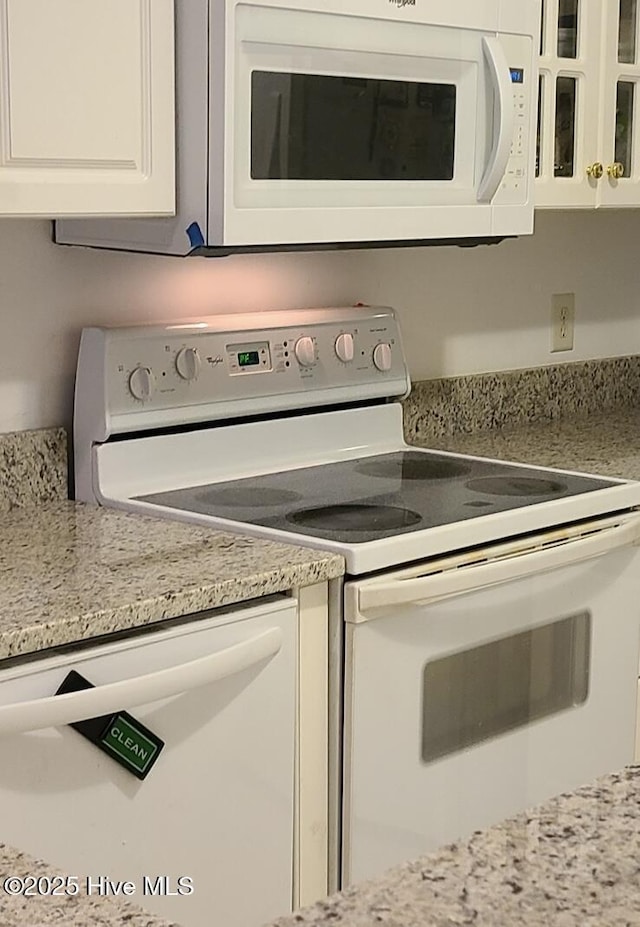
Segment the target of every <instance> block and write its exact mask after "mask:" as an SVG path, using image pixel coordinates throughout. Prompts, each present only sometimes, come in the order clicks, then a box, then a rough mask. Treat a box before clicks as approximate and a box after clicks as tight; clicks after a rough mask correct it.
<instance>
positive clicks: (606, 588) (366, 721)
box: [343, 516, 640, 885]
mask: <svg viewBox="0 0 640 927" xmlns="http://www.w3.org/2000/svg"><path fill="white" fill-rule="evenodd" d="M629 524H631V525H632V526H634V527H633V531H635V534H636V543H637V534H638V530H639V528H638V525H639V524H640V521H639V520H638V518H637V516H632V517H631V522H630V523H629ZM543 540H544V539H543V537H541V538H540V541H541V543H542V542H543ZM569 547H570V545H568V546H567V547H566V548H565V551H568V550H569ZM476 554H477V556H478V558H479V559H480V558H481V556H482V555H483V554H484V555H486V556H487V557H490V556H491V549H490V548H488V549H485V550H482V551H479V552H478V551H477V552H476ZM556 557H557V559H558V561H559V562H561V560H562V553H559V552H556ZM460 559H461V560H462V558H460ZM525 559H526V558H525V557H524V556H523V557H522V558H521V560H522V561H523V563H524V562H525ZM639 566H640V551H639V550H638V548H637V547H634V546H629V538H628V537H627V546H624V547H622V548H621V549H613V550H612V551H611V552H610V553H608V554H605V555H603V556H601V557H600V558H599V559H587V560H585V561H583V562H577V563H574V564H572V565H569V566H560V567H558V568H556V569H548V570H546V571H541V572H535V573H534V574H533V575H529V576H524V577H523V578H520V579H515V580H512V581H508V582H507V581H505V582H502V583H499V584H496V585H494V586H492V587H491V588H486V589H482V588H480V590H479V591H469V592H467V593H465V594H460V595H451V596H450V597H448V598H446V599H445V600H443V601H437V599H436V601H434V602H433V603H430V604H424V603H423V604H421V603H420V602H419V601H418V602H415V603H413V604H409V603H407V604H405V605H403V606H398V607H397V608H395V609H394V608H393V607H392V606H389V607H388V608H386V609H384V610H382V611H381V612H380V617H377V618H372V619H371V620H365V621H363V622H362V623H348V624H347V630H346V644H345V646H346V679H345V735H344V751H345V753H344V768H345V784H344V848H343V849H344V856H343V880H344V881H343V884H345V885H346V884H350V883H353V882H357V881H360V880H361V879H365V878H370V877H373V876H376V875H378V874H379V873H380V872H382V871H383V870H384V869H386V868H388V867H390V866H393V865H395V864H398V863H401V862H403V861H404V860H407V859H410V858H413V857H416V856H419V855H421V854H423V853H425V852H428V851H430V850H433V849H435V848H436V847H439V846H441V845H444V844H446V843H449V842H452V841H455V840H457V839H458V838H464V837H466V836H468V835H469V834H470V833H471V832H472V831H473V830H475V829H477V828H483V827H486V826H488V825H490V824H493V823H496V822H498V821H499V820H501V819H503V818H506V817H508V816H510V815H513V814H515V813H517V812H519V811H522V810H523V809H524V808H526V807H528V806H530V805H533V804H536V803H538V802H540V801H543V800H544V799H546V798H549V797H551V796H552V795H555V794H558V793H559V792H562V791H565V790H568V789H573V788H575V787H577V786H579V785H582V784H584V783H586V782H588V781H590V780H591V779H593V778H595V777H596V776H598V775H601V774H604V773H607V772H610V771H611V770H613V769H616V768H619V767H621V766H623V765H625V764H626V763H630V762H632V760H633V754H634V734H635V712H636V692H637V689H636V680H635V674H636V672H637V663H638V648H639V644H640V625H639V622H638V620H637V615H636V609H635V601H636V599H637V595H636V590H637V575H638V568H639ZM478 569H481V567H479V568H478ZM513 569H514V570H515V571H517V569H518V564H517V558H516V560H514V563H513ZM385 579H388V580H389V581H390V582H392V581H393V574H388V575H387V577H385ZM434 579H437V578H436V577H435V576H434ZM367 582H369V581H368V580H363V581H361V583H359V582H358V581H354V582H353V583H351V584H349V586H348V587H347V590H346V595H347V599H349V596H351V599H352V600H353V599H355V598H357V594H358V587H359V586H361V587H365V586H366V584H367ZM436 585H437V581H436ZM479 585H480V583H479ZM427 588H428V584H425V588H424V590H423V594H425V595H426V594H427V593H426V589H427ZM371 598H372V601H373V602H375V593H374V595H373V596H372V597H371ZM582 615H586V616H587V618H588V623H587V628H588V631H587V634H588V638H587V644H586V646H587V656H588V676H587V679H586V687H587V696H586V700H585V701H584V702H580V699H581V698H582V696H580V697H576V701H577V702H579V703H577V704H575V705H571V707H567V708H565V709H564V710H559V711H557V713H550V714H548V715H547V716H542V717H538V718H537V719H536V720H534V721H532V722H530V723H523V724H522V726H519V727H518V726H515V727H514V728H513V729H508V728H507V729H505V730H503V732H502V733H498V734H494V735H493V736H490V737H489V738H488V739H486V740H484V741H483V740H480V741H479V742H476V743H471V745H468V746H466V747H465V746H462V747H460V748H459V749H456V748H455V747H454V748H452V749H451V751H450V752H448V753H445V754H444V755H441V756H439V757H438V758H436V759H432V760H431V761H429V762H426V761H425V760H424V758H423V756H424V754H423V752H422V750H421V736H422V732H423V717H424V716H423V712H424V711H425V703H424V701H423V699H426V698H427V697H428V696H427V691H428V690H427V689H425V688H423V674H424V673H425V667H427V666H429V665H430V664H433V663H434V661H437V660H441V659H442V658H443V657H447V656H451V655H456V654H458V655H459V654H462V653H464V652H467V651H472V650H474V648H477V647H479V646H481V645H482V644H491V643H493V644H495V643H496V641H499V640H500V639H503V640H504V639H507V640H509V638H513V636H514V635H517V634H520V633H522V632H525V631H528V630H531V629H536V628H541V627H542V626H545V625H549V624H550V623H552V622H555V621H558V620H561V619H567V618H568V617H570V616H582ZM572 643H573V644H574V645H576V642H575V640H573V641H572ZM565 645H567V642H566V639H565ZM583 645H584V642H583ZM546 646H547V647H548V646H549V641H547V642H546ZM576 646H577V645H576ZM476 653H477V651H476ZM554 656H555V657H556V658H557V657H558V654H555V655H554V654H553V653H552V652H550V653H546V652H543V653H542V654H539V662H538V678H537V681H536V680H535V679H534V678H533V677H532V680H531V690H530V691H531V694H532V697H533V693H534V688H535V686H536V685H537V686H538V687H540V686H541V685H544V683H541V681H540V674H543V676H544V673H545V672H547V671H548V672H549V674H551V668H550V667H551V666H552V663H553V658H554ZM565 656H567V658H570V655H565ZM530 658H531V661H532V662H531V664H530V665H531V666H533V661H534V655H532V654H530ZM495 661H496V662H495V667H496V672H498V671H499V667H500V665H501V664H500V651H499V649H497V648H496V653H495ZM442 665H444V664H441V666H442ZM560 665H562V664H560ZM500 671H501V672H502V674H503V676H504V677H506V675H508V668H507V669H505V667H504V663H503V664H502V668H501V670H500ZM501 682H502V683H504V687H503V690H502V694H501V693H500V691H499V690H497V691H496V692H494V693H493V694H494V695H495V696H496V699H497V701H496V703H495V704H494V705H492V706H491V705H490V706H488V707H487V712H488V714H487V718H486V721H487V723H489V722H490V721H491V712H495V713H499V710H500V698H501V697H502V698H503V699H504V700H505V702H507V706H506V708H509V705H508V696H509V686H508V684H507V683H508V680H506V681H505V678H502V677H501ZM547 682H548V685H549V686H550V687H551V688H553V686H554V685H559V684H560V681H559V680H558V679H557V678H556V680H555V681H553V680H552V679H551V680H548V681H547ZM450 683H451V685H452V686H460V687H462V686H463V685H464V683H465V680H464V678H462V677H461V676H459V675H455V674H452V675H451V677H450ZM582 695H584V693H582ZM454 702H455V699H454ZM442 710H445V707H444V706H443V707H442ZM452 720H453V721H454V722H456V723H457V721H458V720H459V719H456V718H453V719H452ZM454 728H455V724H454Z"/></svg>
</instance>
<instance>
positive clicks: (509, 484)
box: [467, 476, 567, 496]
mask: <svg viewBox="0 0 640 927" xmlns="http://www.w3.org/2000/svg"><path fill="white" fill-rule="evenodd" d="M467 489H472V490H473V491H474V492H484V493H488V494H489V495H492V496H557V495H559V494H560V493H564V492H566V491H567V484H566V483H560V482H559V481H557V480H543V479H539V478H538V477H535V478H534V477H526V476H485V477H481V478H480V479H477V480H469V482H468V483H467Z"/></svg>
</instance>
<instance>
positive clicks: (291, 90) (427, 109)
mask: <svg viewBox="0 0 640 927" xmlns="http://www.w3.org/2000/svg"><path fill="white" fill-rule="evenodd" d="M455 134H456V86H455V84H452V83H450V84H447V83H426V82H425V83H418V82H416V81H409V80H378V79H373V78H365V77H352V76H344V77H336V76H328V75H325V74H287V73H282V72H269V71H258V70H256V71H253V73H252V76H251V177H252V178H253V179H254V180H412V181H416V180H429V181H434V180H444V181H451V180H452V179H453V176H454V154H455Z"/></svg>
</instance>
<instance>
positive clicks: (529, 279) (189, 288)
mask: <svg viewBox="0 0 640 927" xmlns="http://www.w3.org/2000/svg"><path fill="white" fill-rule="evenodd" d="M638 240H640V210H628V211H623V210H613V211H608V212H607V211H605V210H601V211H599V212H597V211H590V210H586V211H581V212H580V211H578V212H560V213H541V214H539V215H536V232H535V235H533V236H525V237H523V238H520V239H516V240H511V241H505V242H503V243H502V244H500V245H497V246H491V247H485V246H481V247H478V248H470V249H469V248H456V247H438V248H409V249H403V248H395V249H382V250H362V251H343V252H319V253H304V254H263V255H259V254H255V255H254V254H250V255H239V256H235V257H230V258H222V259H212V260H206V259H203V258H184V259H182V258H167V257H157V256H150V255H141V254H125V253H118V252H109V251H96V250H91V249H86V248H70V247H60V246H56V245H54V244H53V243H52V242H51V226H50V223H48V222H46V221H36V220H26V219H25V220H21V219H4V220H0V315H1V318H2V338H0V432H8V431H18V430H22V429H29V428H42V427H50V426H57V425H65V426H67V428H68V427H69V426H70V423H71V415H72V399H73V382H74V369H75V362H76V356H77V350H78V339H79V335H80V330H81V328H82V326H83V325H92V324H93V325H95V324H122V323H128V322H138V321H151V320H165V319H170V318H178V319H179V318H186V317H190V316H194V315H201V314H204V315H206V314H212V313H219V312H240V311H255V310H264V309H287V308H293V307H301V306H314V305H315V306H319V305H320V306H331V305H333V306H339V305H349V304H352V303H353V302H356V301H359V300H360V301H363V302H367V303H370V304H378V305H380V304H381V305H390V306H393V307H394V308H395V309H396V310H397V312H398V316H399V318H400V322H401V325H402V331H403V335H404V343H405V347H406V351H407V356H408V359H409V368H410V371H411V376H412V378H413V380H414V381H416V382H417V381H420V380H427V379H432V378H434V377H456V376H465V375H468V374H476V373H482V372H488V371H496V370H509V369H521V368H527V367H535V366H538V365H546V364H552V363H558V362H566V361H581V360H589V359H592V358H595V357H619V356H624V355H630V354H636V353H639V354H640V305H639V294H640V261H638V259H637V242H638ZM562 292H574V293H575V297H576V331H575V349H574V350H573V351H572V352H569V353H567V354H562V355H556V354H551V353H550V350H549V347H550V345H549V332H550V303H551V294H552V293H562Z"/></svg>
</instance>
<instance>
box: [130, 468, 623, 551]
mask: <svg viewBox="0 0 640 927" xmlns="http://www.w3.org/2000/svg"><path fill="white" fill-rule="evenodd" d="M614 485H616V483H615V481H612V480H606V479H598V478H595V477H586V476H576V475H574V474H571V473H559V472H558V473H556V472H551V473H549V472H548V471H545V470H539V469H538V468H536V467H522V466H517V465H514V464H507V463H499V462H494V461H491V460H479V459H475V458H466V457H456V456H453V457H450V456H447V455H445V454H439V453H436V452H433V451H418V450H416V451H397V452H394V453H390V454H379V455H375V456H372V457H359V458H355V459H352V460H344V461H339V462H338V463H329V464H322V465H319V466H313V467H302V468H299V469H293V470H286V471H283V472H280V473H268V474H264V475H262V476H253V477H247V478H244V479H239V480H233V481H226V482H220V483H208V484H204V485H202V486H192V487H189V488H187V489H176V490H172V491H168V492H161V493H150V494H147V495H142V496H137V497H136V498H137V499H139V500H141V501H144V502H151V503H154V504H157V505H162V506H167V507H168V508H174V509H179V510H182V511H187V512H196V513H198V514H202V515H211V516H214V517H218V518H225V519H228V520H229V521H231V522H242V523H247V524H255V525H263V526H264V527H267V528H275V529H277V530H279V531H288V532H293V533H296V534H302V535H308V536H310V537H319V538H325V539H327V540H331V541H338V542H341V543H347V544H361V543H364V542H366V541H376V540H379V539H381V538H388V537H393V536H395V535H399V534H406V533H408V532H412V531H422V530H424V529H426V528H433V527H436V526H438V525H445V524H451V523H454V522H460V521H465V520H467V519H469V518H476V517H478V516H479V515H487V514H491V513H494V512H505V511H507V510H510V509H516V508H521V507H522V506H527V505H535V504H538V503H541V502H552V501H553V500H556V499H561V498H564V497H566V496H575V495H578V494H581V493H587V492H593V491H594V490H598V489H604V488H606V487H609V486H614Z"/></svg>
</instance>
